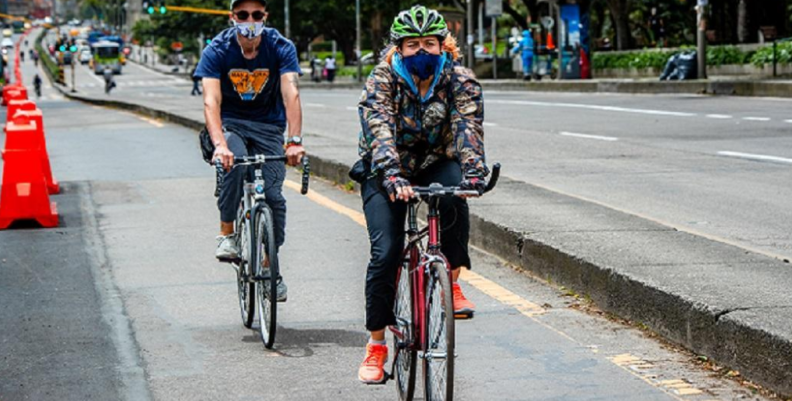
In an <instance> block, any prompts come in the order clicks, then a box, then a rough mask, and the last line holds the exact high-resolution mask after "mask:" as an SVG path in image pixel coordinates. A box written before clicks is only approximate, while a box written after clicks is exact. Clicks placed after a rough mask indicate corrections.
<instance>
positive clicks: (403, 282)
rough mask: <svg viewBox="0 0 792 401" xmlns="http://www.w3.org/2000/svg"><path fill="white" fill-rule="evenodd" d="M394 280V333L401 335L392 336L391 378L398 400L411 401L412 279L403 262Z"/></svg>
mask: <svg viewBox="0 0 792 401" xmlns="http://www.w3.org/2000/svg"><path fill="white" fill-rule="evenodd" d="M397 275H398V276H397V278H396V303H395V305H394V306H393V309H394V311H393V312H394V315H396V327H395V328H396V331H398V332H399V333H401V335H402V337H401V338H399V336H397V335H396V334H395V333H394V334H393V349H394V350H395V353H396V356H395V358H396V360H395V363H394V365H393V366H394V367H393V370H394V371H393V376H394V378H395V380H396V384H397V386H396V390H397V391H398V393H399V399H400V400H402V401H411V400H412V399H413V395H414V394H415V360H416V356H417V353H416V351H415V332H414V331H413V311H412V307H413V304H412V288H411V285H412V277H410V265H409V263H408V262H406V261H405V262H403V263H402V265H401V268H399V272H398V273H397Z"/></svg>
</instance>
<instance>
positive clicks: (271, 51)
mask: <svg viewBox="0 0 792 401" xmlns="http://www.w3.org/2000/svg"><path fill="white" fill-rule="evenodd" d="M289 72H296V73H298V74H300V75H302V71H301V70H300V65H299V61H298V60H297V49H296V48H295V47H294V44H293V43H292V42H291V41H290V40H288V39H286V38H284V37H283V36H282V35H281V34H280V33H279V32H278V31H277V30H275V29H272V28H265V29H264V33H263V34H262V38H261V45H260V46H259V53H258V55H257V56H256V58H255V59H253V60H248V59H246V58H245V57H243V56H242V48H241V47H240V46H239V42H238V41H237V37H236V30H235V29H234V28H233V27H232V28H228V29H226V30H224V31H223V32H221V33H220V34H219V35H217V36H216V37H215V38H214V39H213V40H212V43H211V44H209V46H207V47H206V49H204V51H203V55H202V57H201V61H200V62H199V63H198V67H197V68H196V69H195V74H194V76H196V77H199V78H215V79H219V80H220V88H221V90H222V93H223V103H222V105H221V107H220V117H221V118H223V119H225V118H236V119H240V120H247V121H255V122H260V123H265V124H272V125H275V126H278V127H281V128H284V127H286V110H285V108H284V106H283V97H282V95H281V87H280V77H281V75H282V74H286V73H289Z"/></svg>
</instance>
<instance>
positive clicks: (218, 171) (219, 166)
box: [214, 160, 225, 198]
mask: <svg viewBox="0 0 792 401" xmlns="http://www.w3.org/2000/svg"><path fill="white" fill-rule="evenodd" d="M214 165H215V175H216V181H215V198H219V197H220V187H222V186H223V180H224V178H225V174H224V171H223V163H222V162H221V161H220V160H215V162H214Z"/></svg>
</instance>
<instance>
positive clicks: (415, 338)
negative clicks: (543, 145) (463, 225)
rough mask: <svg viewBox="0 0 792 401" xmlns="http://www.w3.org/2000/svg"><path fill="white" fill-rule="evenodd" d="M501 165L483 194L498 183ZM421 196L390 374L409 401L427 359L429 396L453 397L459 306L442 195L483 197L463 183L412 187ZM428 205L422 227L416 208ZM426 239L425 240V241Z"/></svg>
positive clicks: (403, 274) (400, 290) (399, 285)
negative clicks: (443, 234) (445, 243)
mask: <svg viewBox="0 0 792 401" xmlns="http://www.w3.org/2000/svg"><path fill="white" fill-rule="evenodd" d="M499 175H500V164H495V165H494V166H493V168H492V176H491V178H490V181H489V183H488V184H487V187H486V189H485V190H484V193H486V192H489V191H491V190H492V189H493V188H494V187H495V185H496V184H497V182H498V176H499ZM413 191H415V193H416V195H418V199H416V200H414V201H411V202H410V203H409V208H408V211H407V225H408V228H407V237H408V242H407V245H406V246H405V249H404V254H403V260H404V263H402V266H401V267H400V268H399V271H398V274H397V276H396V303H395V305H394V312H395V315H396V325H394V326H390V327H389V328H390V331H391V333H392V334H393V349H394V350H396V351H395V352H396V356H395V358H393V365H392V369H391V372H393V374H392V376H391V377H392V378H393V379H395V380H396V383H397V390H398V392H399V399H401V400H405V401H409V400H412V399H413V395H414V393H415V376H416V374H415V373H416V371H415V370H416V369H415V367H416V361H417V359H419V358H420V359H421V360H422V361H423V377H424V391H425V398H424V399H425V400H427V401H434V400H444V401H451V400H453V398H454V357H455V354H454V342H455V341H454V304H453V299H452V293H451V269H449V265H448V260H447V259H446V257H445V256H443V254H442V252H441V251H440V227H441V226H440V212H439V202H440V198H443V197H448V196H478V195H480V194H479V193H478V192H476V191H469V190H462V189H460V188H459V187H443V186H441V185H440V184H432V185H429V186H428V187H413ZM424 202H425V203H426V207H427V209H428V213H427V222H428V224H427V226H426V227H424V228H422V229H419V228H418V218H417V212H418V208H419V206H420V205H421V203H424ZM424 243H425V244H424Z"/></svg>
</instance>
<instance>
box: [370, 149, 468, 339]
mask: <svg viewBox="0 0 792 401" xmlns="http://www.w3.org/2000/svg"><path fill="white" fill-rule="evenodd" d="M380 180H381V179H380V178H378V177H373V178H369V179H367V180H366V181H365V182H364V183H363V186H362V188H361V196H362V198H363V211H364V213H365V215H366V225H367V226H368V233H369V241H370V242H371V259H370V260H369V265H368V272H367V274H366V329H368V330H369V331H376V330H382V329H384V328H385V327H386V326H389V325H392V324H395V323H396V320H395V317H394V315H393V302H394V299H395V296H396V272H397V271H398V268H399V265H400V263H401V261H402V251H403V249H404V241H405V239H404V237H405V235H404V226H405V219H406V216H407V204H406V203H404V202H402V201H396V202H391V201H390V199H389V198H388V195H387V194H386V193H385V192H384V191H383V190H382V189H381V188H380V182H379V181H380ZM410 181H411V182H412V183H413V184H414V185H418V186H426V185H429V184H431V183H435V182H437V183H440V184H442V185H444V186H456V185H459V183H460V182H461V181H462V170H461V168H460V166H459V163H458V162H456V161H450V160H449V161H441V162H438V163H436V164H434V165H433V166H431V167H429V169H427V170H425V171H423V172H421V173H420V174H419V175H418V176H417V177H415V178H414V179H412V180H410ZM440 224H441V233H440V238H441V242H442V247H441V250H442V252H443V254H444V255H445V256H446V258H448V262H449V263H450V264H451V266H450V268H452V269H457V268H459V267H461V266H467V267H470V256H469V255H468V238H469V234H470V216H469V211H468V205H467V202H466V201H465V200H464V199H462V198H457V197H453V198H443V199H441V200H440Z"/></svg>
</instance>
